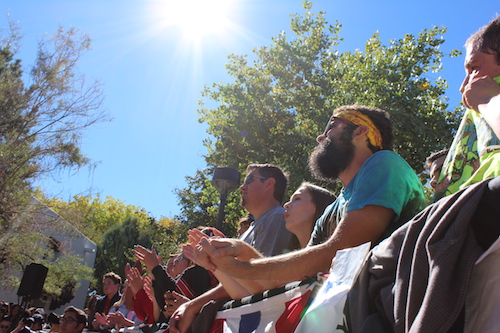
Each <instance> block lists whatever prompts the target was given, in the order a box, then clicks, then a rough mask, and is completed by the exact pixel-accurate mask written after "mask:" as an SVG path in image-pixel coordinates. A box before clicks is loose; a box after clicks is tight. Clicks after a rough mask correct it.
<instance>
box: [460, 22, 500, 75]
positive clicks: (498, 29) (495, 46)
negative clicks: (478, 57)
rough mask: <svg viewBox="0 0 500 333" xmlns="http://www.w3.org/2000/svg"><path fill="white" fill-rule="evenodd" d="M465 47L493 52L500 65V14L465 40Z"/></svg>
mask: <svg viewBox="0 0 500 333" xmlns="http://www.w3.org/2000/svg"><path fill="white" fill-rule="evenodd" d="M465 48H467V49H469V48H471V49H472V50H473V51H481V52H483V53H488V54H493V55H494V56H495V60H496V62H497V64H498V65H500V16H497V17H496V18H495V19H494V20H493V21H491V22H490V23H488V24H487V25H485V26H484V27H482V28H480V29H479V30H478V31H476V32H475V33H473V34H472V35H471V36H470V37H469V38H468V39H467V41H466V42H465Z"/></svg>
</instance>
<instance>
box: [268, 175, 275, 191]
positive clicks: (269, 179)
mask: <svg viewBox="0 0 500 333" xmlns="http://www.w3.org/2000/svg"><path fill="white" fill-rule="evenodd" d="M275 184H276V179H274V178H273V177H271V178H267V179H266V188H267V187H270V186H272V187H273V188H274V185H275Z"/></svg>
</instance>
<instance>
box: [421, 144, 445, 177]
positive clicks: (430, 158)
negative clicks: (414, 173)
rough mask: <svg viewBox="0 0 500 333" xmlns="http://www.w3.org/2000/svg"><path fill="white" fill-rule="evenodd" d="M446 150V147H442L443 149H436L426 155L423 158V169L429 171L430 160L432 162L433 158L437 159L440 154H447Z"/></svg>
mask: <svg viewBox="0 0 500 333" xmlns="http://www.w3.org/2000/svg"><path fill="white" fill-rule="evenodd" d="M448 151H449V150H448V149H443V150H440V151H437V152H434V153H432V154H430V155H429V157H427V158H426V159H425V164H424V169H425V170H426V171H427V172H430V171H431V165H432V162H434V161H435V160H437V159H438V158H440V157H441V156H446V155H448Z"/></svg>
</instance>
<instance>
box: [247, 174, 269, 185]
mask: <svg viewBox="0 0 500 333" xmlns="http://www.w3.org/2000/svg"><path fill="white" fill-rule="evenodd" d="M254 178H260V179H267V177H262V176H257V175H254V174H250V175H248V176H247V178H245V181H244V182H243V184H244V185H248V184H250V183H251V182H253V179H254Z"/></svg>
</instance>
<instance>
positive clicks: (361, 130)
mask: <svg viewBox="0 0 500 333" xmlns="http://www.w3.org/2000/svg"><path fill="white" fill-rule="evenodd" d="M364 134H368V127H367V126H365V125H360V126H358V127H356V129H355V130H354V132H352V138H353V139H354V138H356V137H359V136H361V135H364Z"/></svg>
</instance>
